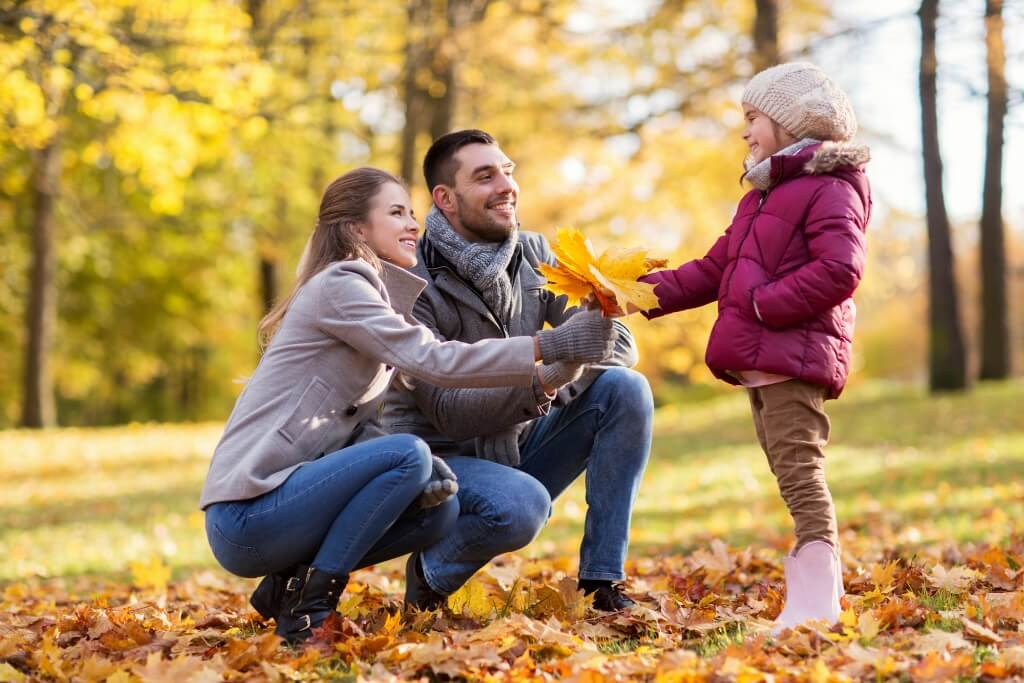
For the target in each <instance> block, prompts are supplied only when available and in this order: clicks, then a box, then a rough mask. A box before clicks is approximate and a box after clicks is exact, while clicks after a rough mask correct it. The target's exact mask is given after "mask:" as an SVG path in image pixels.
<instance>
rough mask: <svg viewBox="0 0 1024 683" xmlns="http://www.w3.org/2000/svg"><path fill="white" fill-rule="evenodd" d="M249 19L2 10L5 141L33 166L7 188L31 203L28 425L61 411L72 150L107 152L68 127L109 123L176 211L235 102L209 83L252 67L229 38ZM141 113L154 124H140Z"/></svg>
mask: <svg viewBox="0 0 1024 683" xmlns="http://www.w3.org/2000/svg"><path fill="white" fill-rule="evenodd" d="M243 18H244V17H243V15H241V14H240V13H238V12H236V11H234V10H233V9H232V8H231V7H228V6H220V5H219V4H217V3H213V2H210V3H208V4H204V5H196V4H195V3H167V2H151V3H149V4H148V5H147V4H139V3H127V2H125V3H108V4H105V5H104V6H103V7H99V6H94V5H88V4H86V5H83V4H80V3H77V2H71V1H70V0H68V1H63V2H62V1H54V2H42V1H39V0H20V1H18V2H14V3H12V4H8V5H6V6H5V7H4V8H2V9H0V33H2V35H3V36H4V38H5V40H4V41H3V43H0V69H2V71H3V75H4V78H3V80H2V85H0V101H2V102H4V104H5V105H9V106H4V110H5V111H9V112H11V114H12V115H11V116H5V117H4V118H3V119H2V120H0V142H2V143H4V144H12V145H13V147H14V148H15V149H16V150H17V151H16V152H15V153H14V154H13V155H11V156H13V157H14V158H17V157H18V156H19V155H20V156H21V157H22V158H24V159H25V160H26V163H25V164H24V167H27V168H30V169H31V170H30V171H29V172H28V173H27V174H26V177H25V178H24V179H19V177H18V175H17V174H16V173H15V174H14V175H11V176H8V178H7V181H6V182H5V187H4V191H5V194H7V195H8V196H10V197H11V200H12V201H13V202H15V203H16V204H18V203H23V205H24V206H23V209H22V210H21V211H20V212H19V214H20V215H23V216H24V217H25V220H27V221H28V223H29V225H30V232H31V235H32V239H31V267H30V272H31V282H30V287H29V291H28V299H29V301H28V305H27V306H26V310H25V328H26V332H25V337H26V339H25V361H24V364H23V372H24V381H23V389H22V411H21V423H22V424H23V425H24V426H28V427H40V426H47V425H51V424H53V423H54V422H55V421H56V417H57V416H56V410H55V403H54V390H53V381H54V379H53V373H52V370H51V366H50V363H51V355H52V349H53V346H54V339H55V335H56V319H57V296H56V285H55V281H54V274H55V270H56V263H57V259H58V258H59V257H58V254H57V248H56V244H57V243H58V241H61V240H58V237H57V225H56V216H57V212H58V210H59V202H60V200H61V197H62V193H61V183H60V179H61V175H62V172H63V170H64V169H65V167H66V163H65V159H66V158H67V159H70V158H72V157H73V158H75V159H78V158H81V157H82V156H83V155H84V156H86V157H89V156H92V157H95V159H96V160H98V158H99V157H100V156H103V155H102V154H101V153H99V152H98V149H99V148H98V146H97V144H96V143H95V141H89V142H86V141H85V140H81V139H79V140H78V141H77V142H78V144H79V146H76V147H75V148H70V147H69V146H68V140H67V136H68V133H69V129H70V128H71V126H72V124H73V122H75V121H76V120H78V119H79V118H80V117H87V118H91V119H93V120H94V121H96V122H98V123H101V124H104V126H103V127H104V130H103V133H104V134H105V136H106V145H105V152H106V153H107V154H109V158H110V159H111V160H112V161H113V163H114V164H115V165H116V166H117V167H118V169H119V170H120V171H122V172H123V173H124V174H125V175H130V176H135V177H137V178H138V181H139V182H140V183H141V184H142V185H143V186H144V187H145V189H146V190H148V191H149V192H150V194H151V199H150V208H151V209H152V210H154V211H155V212H157V213H165V214H173V213H177V212H180V210H181V198H182V195H183V192H184V188H183V179H184V178H185V177H187V176H188V175H189V174H190V172H191V170H192V169H193V168H194V166H195V164H196V163H197V160H198V157H199V156H200V155H199V154H198V153H197V149H196V147H197V144H198V140H199V139H201V138H204V137H207V135H208V134H209V132H210V130H209V127H210V126H211V125H213V126H217V125H221V124H223V119H222V114H224V112H225V111H226V110H229V109H232V107H231V106H230V105H232V104H236V103H232V102H229V101H228V100H226V99H225V98H226V97H228V96H229V95H227V93H225V92H224V91H223V89H222V90H221V92H220V93H215V92H211V91H209V90H207V88H208V87H209V86H210V83H209V81H210V80H214V79H215V78H216V77H217V76H226V75H227V70H228V68H230V69H232V70H233V71H232V73H231V76H232V81H234V82H235V83H238V82H243V83H244V82H245V81H246V79H247V77H248V73H247V72H248V69H247V65H248V55H246V54H244V53H243V52H239V51H238V50H235V49H232V48H231V42H232V41H233V40H234V38H235V37H236V35H235V33H236V32H237V30H238V29H239V28H240V27H241V25H242V24H241V23H240V19H243ZM165 59H166V60H167V61H164V60H165ZM228 65H230V67H229V66H228ZM190 67H191V68H192V69H193V71H192V74H196V73H197V72H198V71H200V70H201V71H202V77H201V78H200V79H199V80H204V79H205V81H206V82H198V81H197V80H196V78H195V76H193V77H192V78H189V77H188V76H187V74H188V73H189V72H188V69H189V68H190ZM179 69H180V70H179ZM179 77H180V78H179ZM223 82H225V81H220V83H223ZM213 85H214V86H215V87H216V85H217V84H213ZM218 98H220V100H221V101H220V102H217V100H218ZM243 99H244V98H243ZM242 104H243V105H244V102H243V103H242ZM243 108H244V106H243ZM236 109H237V107H236ZM197 117H198V118H201V119H203V120H205V122H206V124H207V125H206V130H205V131H204V129H203V128H202V127H199V126H195V125H194V123H195V119H196V118H197ZM147 120H148V121H147ZM144 121H147V122H148V123H150V124H151V125H153V126H154V129H153V130H151V131H150V130H143V126H142V125H141V124H142V122H144ZM8 158H9V159H10V158H11V157H8ZM65 237H66V236H62V239H63V238H65Z"/></svg>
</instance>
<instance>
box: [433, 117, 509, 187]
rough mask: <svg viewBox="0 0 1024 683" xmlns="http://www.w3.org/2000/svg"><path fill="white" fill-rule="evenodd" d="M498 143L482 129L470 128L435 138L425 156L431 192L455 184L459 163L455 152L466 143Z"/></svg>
mask: <svg viewBox="0 0 1024 683" xmlns="http://www.w3.org/2000/svg"><path fill="white" fill-rule="evenodd" d="M474 144H478V145H496V144H498V141H497V140H495V139H494V138H493V137H491V135H490V134H488V133H485V132H483V131H482V130H476V129H475V128H470V129H467V130H457V131H454V132H452V133H447V134H445V135H442V136H441V137H439V138H438V139H436V140H434V144H432V145H431V146H430V149H428V150H427V156H425V157H423V177H424V178H425V179H426V181H427V189H429V190H430V191H431V192H433V191H434V188H435V187H437V186H438V185H448V186H452V185H455V172H456V171H458V170H459V164H458V162H456V161H455V154H456V153H457V152H458V151H459V150H460V149H462V148H463V147H465V146H466V145H474Z"/></svg>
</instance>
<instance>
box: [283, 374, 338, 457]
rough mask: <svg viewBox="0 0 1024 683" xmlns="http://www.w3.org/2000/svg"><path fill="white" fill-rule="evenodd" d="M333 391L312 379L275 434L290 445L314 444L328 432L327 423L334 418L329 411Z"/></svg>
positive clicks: (327, 385) (321, 381) (317, 378)
mask: <svg viewBox="0 0 1024 683" xmlns="http://www.w3.org/2000/svg"><path fill="white" fill-rule="evenodd" d="M333 394H334V389H333V388H331V385H329V384H328V383H327V382H325V381H323V380H322V379H320V378H319V377H314V378H313V379H312V380H311V381H310V383H309V386H307V387H306V390H305V391H303V392H302V396H300V397H299V402H298V405H296V406H295V409H294V410H293V411H292V412H291V414H290V415H289V416H288V417H287V418H285V420H284V424H282V425H281V426H280V427H279V428H278V430H277V433H278V434H280V435H281V436H282V437H284V439H285V441H287V442H288V443H290V444H297V443H299V442H302V443H303V444H305V442H307V441H308V442H311V444H310V445H312V444H315V443H316V442H318V441H319V440H320V438H321V437H323V436H326V434H327V432H328V429H327V427H328V423H329V422H330V420H331V419H332V418H334V417H335V415H334V414H333V413H334V411H330V410H329V408H330V403H329V399H330V398H331V396H332V395H333Z"/></svg>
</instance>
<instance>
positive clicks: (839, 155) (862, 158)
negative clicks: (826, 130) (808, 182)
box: [804, 141, 871, 175]
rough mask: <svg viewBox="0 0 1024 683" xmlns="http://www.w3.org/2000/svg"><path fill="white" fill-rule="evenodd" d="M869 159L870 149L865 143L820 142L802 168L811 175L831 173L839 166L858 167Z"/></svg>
mask: <svg viewBox="0 0 1024 683" xmlns="http://www.w3.org/2000/svg"><path fill="white" fill-rule="evenodd" d="M869 161H871V150H870V149H869V148H868V146H867V145H860V144H856V143H852V142H832V141H827V142H823V143H821V146H820V147H818V149H816V150H814V154H813V155H812V156H811V158H810V160H809V161H808V162H807V163H806V164H804V170H805V171H807V172H808V173H810V174H812V175H823V174H825V173H832V172H834V171H836V170H838V169H840V168H851V169H853V168H860V167H862V166H864V165H865V164H867V163H868V162H869Z"/></svg>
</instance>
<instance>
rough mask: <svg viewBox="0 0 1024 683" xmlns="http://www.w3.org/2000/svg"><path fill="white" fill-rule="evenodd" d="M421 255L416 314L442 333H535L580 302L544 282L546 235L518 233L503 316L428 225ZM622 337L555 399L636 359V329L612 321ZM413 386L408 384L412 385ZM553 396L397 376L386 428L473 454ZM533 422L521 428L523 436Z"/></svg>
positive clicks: (474, 337) (436, 447)
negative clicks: (480, 442) (570, 301)
mask: <svg viewBox="0 0 1024 683" xmlns="http://www.w3.org/2000/svg"><path fill="white" fill-rule="evenodd" d="M417 253H418V256H419V260H418V263H417V265H416V266H415V267H413V268H412V272H413V273H415V274H416V275H418V276H419V277H421V278H423V279H424V280H426V281H427V288H426V289H425V290H424V291H423V293H422V294H420V296H419V298H418V299H417V300H416V303H415V305H414V306H413V316H414V317H415V318H416V319H417V320H418V321H419V322H421V323H423V324H424V325H425V326H426V327H428V328H429V329H431V330H433V331H434V334H436V335H437V336H438V338H439V339H441V340H458V341H463V342H476V341H479V340H481V339H491V338H495V337H514V336H519V335H533V334H536V333H537V332H538V331H540V330H541V329H543V328H544V326H545V323H546V324H548V325H550V326H552V327H557V326H558V325H560V324H561V323H562V322H564V321H565V320H566V319H567V318H568V317H569V316H570V315H571V314H572V313H573V312H574V311H575V309H566V297H565V296H555V295H554V294H552V293H551V292H549V291H547V290H546V289H544V283H545V279H544V277H543V276H542V275H541V274H540V273H539V272H538V270H537V266H538V264H540V263H550V264H554V263H555V256H554V254H553V253H552V252H551V247H550V246H548V243H547V240H546V239H545V238H544V236H543V235H540V234H537V233H533V232H523V231H520V233H519V244H518V245H516V250H515V253H514V255H513V257H512V262H511V263H510V264H509V270H510V271H511V273H512V285H513V286H512V292H513V300H512V315H511V318H510V320H509V322H508V324H502V323H501V322H500V321H499V320H498V319H497V317H496V316H495V314H494V313H493V312H492V311H491V309H490V308H489V307H488V306H487V304H486V303H485V302H484V300H483V298H481V296H480V295H479V294H478V293H477V292H476V290H475V289H474V288H473V286H472V285H471V284H469V283H468V282H466V281H465V280H463V279H462V278H461V277H460V276H459V275H458V273H457V272H456V271H455V267H454V266H453V265H451V264H450V263H449V262H448V261H447V260H445V258H444V257H443V256H441V254H440V252H439V251H438V250H437V249H435V248H433V246H432V245H431V243H430V234H429V232H428V233H427V234H426V235H425V236H424V237H423V238H422V239H420V241H419V245H418V246H417ZM615 325H616V329H617V330H618V332H619V338H618V340H617V342H616V345H615V354H614V356H613V357H612V358H611V359H610V360H609V361H606V363H605V364H604V365H603V366H591V368H590V369H589V370H588V371H587V372H585V373H584V374H583V377H581V378H580V379H579V380H578V381H576V382H574V383H573V384H570V385H568V386H566V387H563V388H562V389H561V390H560V391H559V392H558V398H557V399H555V403H567V402H569V401H571V400H572V399H573V398H574V397H576V396H578V395H579V394H580V393H582V392H583V391H584V390H585V389H586V388H587V387H588V386H590V383H591V382H593V381H594V378H595V377H596V376H597V374H598V373H600V371H601V368H602V367H607V366H623V367H632V366H633V365H635V364H636V361H637V353H636V346H635V344H634V341H633V336H632V335H631V334H630V332H629V329H628V328H627V327H626V326H625V325H623V324H622V323H621V322H620V321H615ZM410 386H411V388H410ZM551 404H552V402H551V401H549V400H548V398H547V396H545V394H544V393H543V392H542V391H540V390H539V389H538V388H537V387H536V385H534V386H533V387H502V388H495V389H450V388H444V387H439V386H437V385H435V384H430V383H428V382H425V381H422V380H412V381H407V382H395V383H393V384H392V386H391V389H390V390H389V391H388V395H387V398H386V399H385V407H384V417H383V424H384V427H385V428H386V429H387V430H388V431H389V432H407V433H411V434H416V435H417V436H419V437H421V438H423V439H424V440H425V441H426V442H427V443H428V444H430V446H431V448H432V449H433V451H434V453H435V455H441V456H449V455H473V454H474V450H473V441H472V440H473V439H474V438H475V437H477V436H485V435H488V434H493V433H496V432H500V431H503V430H504V429H506V428H508V427H510V426H512V425H516V424H519V423H521V422H528V421H530V420H534V419H536V418H538V417H541V416H543V415H546V414H547V413H548V411H550V409H551ZM528 434H529V429H525V430H523V434H522V436H521V439H520V441H521V442H523V441H525V439H526V438H527V436H528Z"/></svg>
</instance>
